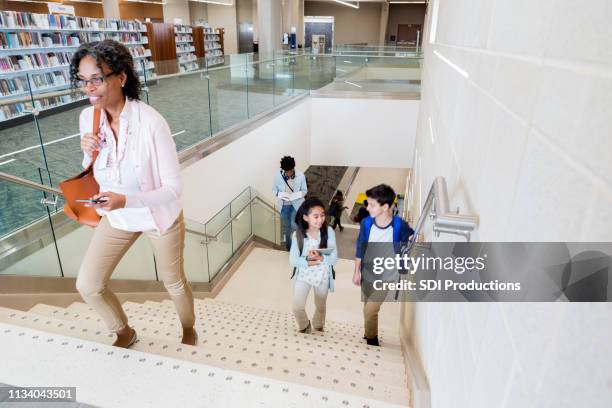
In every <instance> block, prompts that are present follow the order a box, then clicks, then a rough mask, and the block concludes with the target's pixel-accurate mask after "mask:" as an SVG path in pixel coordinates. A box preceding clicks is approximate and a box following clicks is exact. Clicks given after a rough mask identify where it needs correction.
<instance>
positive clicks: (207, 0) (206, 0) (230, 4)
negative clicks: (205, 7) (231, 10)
mask: <svg viewBox="0 0 612 408" xmlns="http://www.w3.org/2000/svg"><path fill="white" fill-rule="evenodd" d="M189 1H195V2H196V3H210V4H218V5H220V6H233V5H234V4H233V2H229V3H223V2H220V1H213V0H189Z"/></svg>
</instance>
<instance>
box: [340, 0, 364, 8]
mask: <svg viewBox="0 0 612 408" xmlns="http://www.w3.org/2000/svg"><path fill="white" fill-rule="evenodd" d="M334 1H335V2H336V3H340V4H343V5H345V6H349V7H352V8H355V9H358V8H359V2H357V4H352V3H347V2H346V1H342V0H334Z"/></svg>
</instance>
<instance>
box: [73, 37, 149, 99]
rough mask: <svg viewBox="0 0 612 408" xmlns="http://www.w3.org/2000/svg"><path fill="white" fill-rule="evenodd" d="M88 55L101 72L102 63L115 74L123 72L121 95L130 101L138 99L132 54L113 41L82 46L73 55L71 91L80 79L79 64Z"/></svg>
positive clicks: (139, 87) (138, 91)
mask: <svg viewBox="0 0 612 408" xmlns="http://www.w3.org/2000/svg"><path fill="white" fill-rule="evenodd" d="M88 55H90V56H92V57H93V58H94V59H95V60H96V63H97V64H98V67H99V68H100V70H102V63H103V62H104V63H106V65H108V66H109V68H110V69H111V70H112V72H113V73H115V74H120V73H122V72H125V75H127V79H126V81H125V86H124V87H123V88H121V90H122V91H123V95H124V96H125V97H127V98H128V99H130V100H139V99H140V91H141V85H140V79H138V75H137V74H136V71H135V70H134V59H133V58H132V54H130V51H129V50H128V49H127V48H126V47H125V45H123V44H121V43H118V42H117V41H113V40H104V41H99V42H91V43H87V44H83V45H81V46H80V47H79V49H78V50H77V51H76V52H75V53H74V55H73V56H72V61H70V82H71V83H72V88H73V89H76V88H78V86H77V82H78V81H79V79H80V78H79V64H80V63H81V60H82V59H83V58H85V57H86V56H88Z"/></svg>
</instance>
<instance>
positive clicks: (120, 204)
mask: <svg viewBox="0 0 612 408" xmlns="http://www.w3.org/2000/svg"><path fill="white" fill-rule="evenodd" d="M92 199H93V200H97V199H100V200H104V202H103V203H100V204H94V205H93V206H92V207H94V208H96V209H100V210H104V211H113V210H117V209H119V208H124V207H125V200H126V198H125V196H124V195H123V194H117V193H112V192H110V191H107V192H104V193H99V194H96V195H95V196H93V197H92Z"/></svg>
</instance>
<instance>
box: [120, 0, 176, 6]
mask: <svg viewBox="0 0 612 408" xmlns="http://www.w3.org/2000/svg"><path fill="white" fill-rule="evenodd" d="M123 1H124V2H125V3H148V4H160V5H162V6H164V5H165V4H166V0H161V1H150V0H123Z"/></svg>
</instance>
